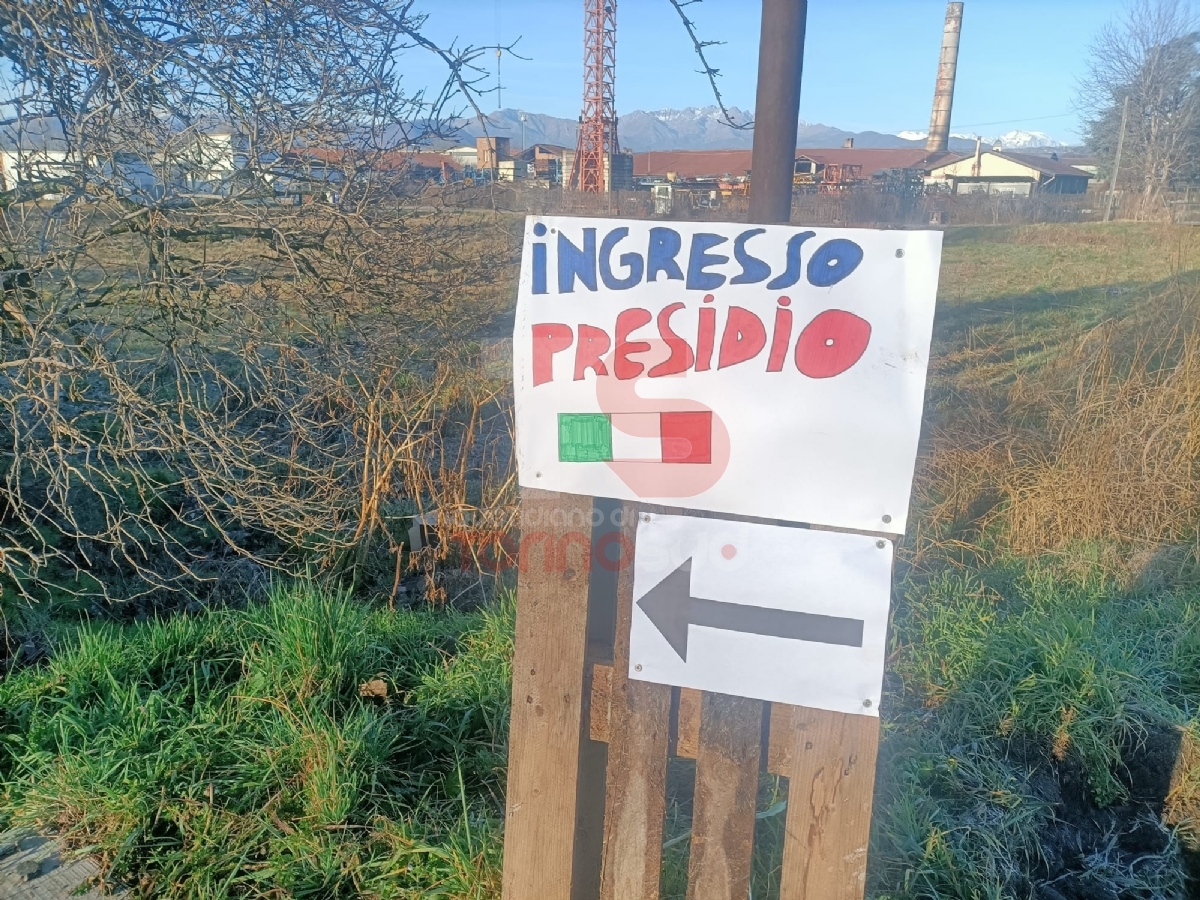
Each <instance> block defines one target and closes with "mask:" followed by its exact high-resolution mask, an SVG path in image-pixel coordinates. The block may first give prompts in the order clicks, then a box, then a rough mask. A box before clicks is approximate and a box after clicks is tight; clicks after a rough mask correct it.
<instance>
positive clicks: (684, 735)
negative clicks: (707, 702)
mask: <svg viewBox="0 0 1200 900" xmlns="http://www.w3.org/2000/svg"><path fill="white" fill-rule="evenodd" d="M701 697H702V694H701V692H700V691H697V690H694V689H693V688H680V689H679V716H678V724H677V726H676V731H675V755H676V756H679V757H682V758H683V759H695V758H696V754H697V753H699V752H700V706H701Z"/></svg>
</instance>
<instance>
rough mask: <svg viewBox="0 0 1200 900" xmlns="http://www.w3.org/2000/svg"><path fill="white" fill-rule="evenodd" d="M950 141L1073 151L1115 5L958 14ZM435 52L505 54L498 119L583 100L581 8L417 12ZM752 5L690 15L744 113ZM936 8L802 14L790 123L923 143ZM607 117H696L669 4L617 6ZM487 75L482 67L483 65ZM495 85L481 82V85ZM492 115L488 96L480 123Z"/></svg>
mask: <svg viewBox="0 0 1200 900" xmlns="http://www.w3.org/2000/svg"><path fill="white" fill-rule="evenodd" d="M965 2H966V7H965V10H964V22H963V34H962V45H961V52H960V56H959V72H958V86H957V90H956V92H955V98H954V116H953V123H952V127H953V130H955V131H961V132H969V133H975V132H979V133H982V134H983V135H984V136H988V137H990V136H994V135H996V134H999V133H1002V132H1005V131H1008V130H1010V129H1013V128H1023V129H1026V130H1034V131H1044V132H1046V133H1048V134H1050V135H1051V136H1052V137H1055V138H1058V139H1059V140H1067V141H1071V140H1074V139H1076V138H1077V137H1078V128H1079V119H1078V115H1077V114H1076V112H1075V95H1076V81H1077V79H1078V78H1079V76H1080V75H1082V74H1083V72H1084V70H1085V66H1086V59H1087V48H1088V44H1089V42H1090V41H1091V39H1092V37H1093V36H1094V35H1095V33H1096V31H1097V30H1098V29H1099V28H1100V27H1102V26H1103V25H1104V24H1105V23H1106V22H1107V21H1109V20H1110V19H1111V18H1113V17H1114V16H1115V15H1117V14H1119V13H1120V12H1121V9H1122V2H1121V0H965ZM418 5H420V6H422V7H423V8H424V10H425V12H427V13H428V15H429V20H428V22H427V24H426V32H427V34H428V35H429V36H430V37H431V38H433V39H435V40H437V41H440V42H447V43H448V42H449V40H450V39H452V38H455V37H457V38H458V39H459V40H460V41H463V42H468V43H473V44H477V45H478V44H496V43H497V42H498V41H499V43H502V44H507V43H509V42H511V41H514V40H516V39H517V38H518V37H520V39H521V40H520V43H519V44H518V45H517V50H518V52H519V53H521V54H522V55H523V56H527V57H530V58H531V59H530V61H528V62H526V61H523V60H519V59H515V58H512V57H508V56H506V57H505V58H504V59H503V60H502V69H501V71H502V76H503V77H502V84H503V105H504V106H506V107H514V108H520V109H525V110H528V111H530V112H539V113H548V114H550V115H556V116H563V117H569V118H574V117H575V116H577V115H578V114H579V108H580V93H581V90H582V77H583V75H582V61H581V45H582V40H583V37H582V32H583V11H582V7H583V2H582V0H422V2H420V3H419V4H418ZM760 8H761V7H760V5H759V3H757V2H755V0H704V2H702V3H698V4H695V5H693V6H691V7H690V8H689V12H690V13H691V16H692V18H693V19H694V20H695V21H696V23H697V26H698V29H699V31H700V34H701V36H702V37H703V38H705V39H713V40H723V41H725V42H726V43H725V44H724V45H723V46H720V47H713V48H711V50H710V51H709V53H710V54H711V56H710V62H711V63H712V64H713V65H714V66H716V67H717V68H719V69H721V71H722V77H721V78H720V87H721V90H722V93H723V94H724V95H725V98H726V101H727V102H728V103H729V104H731V105H735V106H740V107H742V108H743V109H747V110H751V111H752V110H753V109H754V86H755V80H756V74H757V71H756V66H757V64H756V54H757V49H758V31H759V9H760ZM945 10H946V4H945V2H944V0H810V3H809V17H808V40H807V47H806V57H805V72H804V87H803V91H802V98H801V103H800V116H801V118H803V119H804V120H806V121H808V122H821V123H824V124H826V125H834V126H837V127H840V128H845V129H849V130H853V131H863V130H866V129H874V130H878V131H885V132H897V131H901V130H905V129H916V130H924V129H925V128H926V127H927V126H928V124H929V108H930V104H931V100H932V94H933V82H934V75H935V70H936V67H937V56H938V49H939V45H940V43H941V34H942V22H943V20H944V17H945ZM617 19H618V21H617V82H616V92H617V111H618V113H622V112H628V111H631V110H635V109H663V108H668V107H674V108H679V107H684V106H702V105H706V104H708V103H710V102H711V93H710V91H709V88H708V83H707V81H706V80H705V79H704V78H703V77H702V76H701V75H698V74H696V71H695V70H696V68H697V65H696V60H695V57H694V55H693V52H692V48H691V43H690V41H689V40H688V38H687V34H686V32H685V31H684V30H683V27H682V25H681V24H680V22H679V17H678V15H677V14H676V13H675V10H674V9H673V8H672V6H671V4H670V3H669V2H668V0H619V10H618V17H617ZM486 63H487V65H488V67H489V68H492V69H493V71H494V66H495V57H494V54H491V53H489V54H488V56H487V59H486ZM404 71H405V72H406V78H407V81H408V83H409V85H410V86H416V85H422V84H428V83H432V82H433V81H435V80H437V79H439V78H440V72H439V70H438V63H437V62H436V60H434V58H433V57H432V56H431V55H430V54H427V53H422V52H418V51H410V52H409V53H408V54H407V55H406V57H405V59H404ZM492 83H493V84H494V77H493V79H492ZM495 107H496V98H495V95H494V94H492V95H489V96H488V97H487V98H486V99H485V103H484V107H483V108H484V110H485V111H488V110H490V109H494V108H495Z"/></svg>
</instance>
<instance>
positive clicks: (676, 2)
mask: <svg viewBox="0 0 1200 900" xmlns="http://www.w3.org/2000/svg"><path fill="white" fill-rule="evenodd" d="M701 2H703V0H670V3H671V5H672V6H673V7H675V12H677V13H679V18H680V20H681V21H682V22H683V27H684V28H685V29H686V30H687V33H688V37H690V38H691V39H692V46H693V47H694V48H695V50H696V56H697V57H698V58H699V59H700V65H701V66H703V68H701V69H697V72H699V73H700V74H701V75H704V76H706V77H707V78H708V83H709V84H710V85H711V86H712V92H713V97H714V98H715V99H716V101H717V106H718V108H720V110H721V116H722V118H723V119H724V124H725V125H728V126H729V127H730V128H735V129H737V130H739V131H741V130H744V129H750V128H753V127H754V122H752V121H749V122H738V121H737V120H735V119H734V118H733V114H732V113H730V112H729V110H728V109H727V108H726V106H725V100H724V99H723V98H722V97H721V91H720V89H719V88H718V87H717V78H718V77H719V76H720V74H721V70H720V69H715V68H713V67H712V66H711V65H710V64H709V62H708V58H707V57H706V56H705V55H704V51H705V49H706V48H708V47H718V46H720V45H722V44H723V43H724V41H702V40H700V38H699V36H698V35H697V34H696V24H695V23H694V22H693V21H692V20H691V19H689V18H688V16H687V13H685V12H684V11H683V8H684V7H685V6H691V5H692V4H693V3H701Z"/></svg>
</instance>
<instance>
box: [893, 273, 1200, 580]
mask: <svg viewBox="0 0 1200 900" xmlns="http://www.w3.org/2000/svg"><path fill="white" fill-rule="evenodd" d="M1198 313H1200V296H1197V294H1196V292H1195V291H1194V290H1189V289H1186V288H1185V286H1184V285H1183V284H1182V283H1181V282H1180V281H1179V280H1178V279H1176V280H1175V281H1174V282H1173V283H1172V284H1171V285H1169V287H1168V289H1167V291H1166V292H1165V293H1155V294H1153V295H1150V296H1147V297H1145V298H1144V299H1142V300H1141V301H1138V302H1136V303H1135V304H1134V305H1133V307H1132V308H1131V310H1130V312H1129V313H1128V314H1127V315H1125V316H1124V317H1122V318H1119V319H1113V320H1109V321H1106V322H1104V323H1103V324H1102V325H1100V326H1099V327H1097V328H1094V329H1092V330H1091V331H1089V332H1088V333H1086V334H1083V335H1082V336H1079V337H1078V338H1076V339H1075V340H1073V341H1072V342H1070V343H1069V344H1068V345H1066V346H1064V347H1063V348H1061V350H1058V351H1056V352H1055V351H1045V350H1043V351H1042V352H1043V353H1045V355H1047V356H1048V359H1047V360H1046V361H1045V362H1044V363H1042V364H1041V365H1040V366H1038V367H1037V368H1036V369H1024V370H1022V369H1019V368H1018V367H1016V366H1014V364H1013V358H1014V353H1013V352H1012V349H1011V347H1008V346H1003V347H1001V346H993V347H980V348H976V347H968V348H965V349H961V350H958V351H955V352H952V353H949V354H946V355H944V356H943V357H942V358H940V359H938V360H937V361H936V362H935V366H934V377H935V385H940V387H941V391H940V392H941V393H942V396H941V397H936V398H935V403H940V404H941V406H942V407H943V409H942V412H944V413H945V414H944V415H939V414H937V413H935V424H934V425H933V426H932V427H931V429H930V444H931V446H930V452H929V453H928V454H927V455H926V459H925V461H924V463H923V465H922V467H921V469H920V470H919V472H918V481H917V496H918V499H919V501H920V502H921V503H922V505H923V507H924V509H925V511H926V515H925V516H924V517H923V518H924V521H923V522H922V523H921V528H922V534H920V535H919V537H920V538H924V542H925V544H926V545H928V543H929V542H930V541H936V542H938V543H940V544H944V543H945V542H946V541H947V540H974V538H975V537H977V536H978V535H979V534H980V533H981V532H982V531H984V530H987V531H988V533H989V534H990V535H992V539H993V540H999V542H1000V545H1001V547H1000V549H1007V550H1012V551H1016V552H1019V553H1038V552H1045V551H1056V550H1062V549H1064V548H1066V547H1068V546H1071V545H1076V544H1080V543H1088V542H1091V543H1096V544H1100V543H1108V544H1109V545H1119V546H1122V547H1125V548H1127V549H1128V550H1129V552H1125V553H1124V554H1123V555H1122V562H1121V563H1120V565H1121V567H1123V568H1126V569H1127V570H1141V569H1145V570H1146V571H1147V572H1148V573H1149V574H1150V576H1151V577H1152V578H1157V577H1159V576H1161V575H1163V574H1164V572H1165V571H1166V569H1167V568H1172V569H1174V571H1175V572H1179V571H1182V570H1184V569H1186V568H1188V567H1189V566H1190V565H1191V562H1190V561H1191V560H1192V559H1193V558H1194V554H1193V553H1192V552H1191V548H1190V544H1191V543H1192V542H1193V540H1194V537H1195V533H1196V529H1197V525H1200V468H1198V467H1200V319H1198ZM936 393H939V390H938V388H936V387H935V394H936ZM918 546H921V541H918ZM1164 546H1166V547H1169V548H1170V547H1173V548H1175V550H1176V551H1178V552H1172V553H1168V554H1166V556H1164V555H1163V548H1164ZM1160 557H1161V558H1160ZM1168 557H1169V558H1168Z"/></svg>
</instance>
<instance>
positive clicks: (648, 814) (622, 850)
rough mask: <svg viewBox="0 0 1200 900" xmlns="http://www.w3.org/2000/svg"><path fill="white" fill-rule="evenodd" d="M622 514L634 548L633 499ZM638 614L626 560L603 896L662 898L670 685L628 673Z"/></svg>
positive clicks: (620, 587)
mask: <svg viewBox="0 0 1200 900" xmlns="http://www.w3.org/2000/svg"><path fill="white" fill-rule="evenodd" d="M622 520H623V522H624V523H625V524H624V526H623V528H622V534H623V537H624V538H625V540H626V541H628V542H629V546H632V545H633V541H634V538H635V533H636V526H637V506H636V505H634V504H632V503H629V504H626V505H625V511H624V516H623V519H622ZM632 619H633V566H632V565H627V566H625V567H624V568H622V569H621V570H620V572H619V575H618V580H617V617H616V635H617V638H616V644H615V646H614V650H613V669H612V686H611V699H612V705H611V708H610V714H609V720H608V723H609V744H608V778H607V781H608V796H607V799H606V804H605V811H604V865H603V869H602V874H601V880H600V898H601V900H627V898H638V900H656V898H657V897H658V890H659V881H660V875H661V870H662V840H663V837H662V836H663V815H664V814H665V812H666V802H667V742H668V738H669V737H670V731H671V688H670V687H669V686H668V685H663V684H650V683H649V682H645V681H632V680H630V679H629V677H628V675H629V629H630V624H631V621H632Z"/></svg>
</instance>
